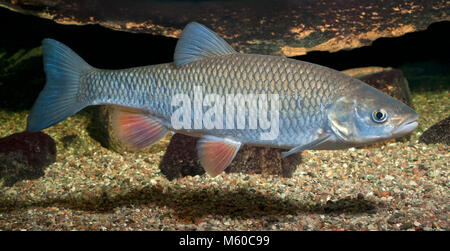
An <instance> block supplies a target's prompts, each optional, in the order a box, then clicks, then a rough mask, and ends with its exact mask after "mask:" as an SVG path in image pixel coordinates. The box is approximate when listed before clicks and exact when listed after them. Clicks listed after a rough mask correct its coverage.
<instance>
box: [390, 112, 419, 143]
mask: <svg viewBox="0 0 450 251" xmlns="http://www.w3.org/2000/svg"><path fill="white" fill-rule="evenodd" d="M418 118H419V115H418V114H417V113H416V112H413V113H412V114H411V116H408V117H407V118H405V119H404V120H403V122H402V123H401V124H400V125H399V126H398V127H397V128H395V129H394V130H393V131H392V133H391V134H392V136H393V137H395V138H398V137H402V136H405V135H407V134H409V133H411V132H412V131H414V129H416V128H417V126H418V125H419V123H417V120H418Z"/></svg>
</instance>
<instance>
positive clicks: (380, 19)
mask: <svg viewBox="0 0 450 251" xmlns="http://www.w3.org/2000/svg"><path fill="white" fill-rule="evenodd" d="M0 6H3V7H6V8H9V9H11V10H14V11H18V12H21V13H26V14H33V15H37V16H40V17H43V18H48V19H52V20H54V21H56V22H58V23H61V24H75V25H84V24H100V25H102V26H105V27H108V28H111V29H115V30H122V31H129V32H141V33H150V34H154V35H164V36H168V37H179V36H180V34H181V31H182V29H183V27H184V26H185V25H186V24H187V23H188V22H190V21H198V22H201V23H204V24H206V25H208V26H209V27H210V28H212V29H213V30H214V31H216V32H217V33H219V34H220V35H221V36H223V37H224V38H225V39H226V40H227V41H229V42H230V43H231V44H232V45H233V46H234V47H235V48H236V49H237V50H238V51H241V52H247V53H262V54H284V55H286V56H298V55H303V54H306V53H307V52H309V51H331V52H334V51H338V50H342V49H352V48H357V47H361V46H366V45H369V44H371V43H372V41H374V40H376V39H378V38H380V37H397V36H401V35H403V34H405V33H408V32H413V31H419V30H424V29H426V28H427V27H428V26H429V25H430V24H431V23H434V22H438V21H444V20H450V17H449V13H450V4H449V3H448V1H446V0H433V1H430V0H390V1H378V0H335V1H315V0H298V1H292V0H277V1H273V0H241V1H226V0H218V1H194V0H192V1H160V0H148V1H110V0H54V1H49V0H26V1H17V0H0Z"/></svg>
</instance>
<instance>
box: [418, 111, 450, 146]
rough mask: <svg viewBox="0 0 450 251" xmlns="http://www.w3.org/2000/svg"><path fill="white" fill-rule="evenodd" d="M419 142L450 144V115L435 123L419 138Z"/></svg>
mask: <svg viewBox="0 0 450 251" xmlns="http://www.w3.org/2000/svg"><path fill="white" fill-rule="evenodd" d="M419 142H421V143H425V144H436V143H442V144H446V145H450V116H449V117H447V118H446V119H444V120H442V121H440V122H438V123H436V124H434V125H433V126H431V127H430V128H428V130H426V131H425V132H424V133H423V134H422V135H421V136H420V138H419Z"/></svg>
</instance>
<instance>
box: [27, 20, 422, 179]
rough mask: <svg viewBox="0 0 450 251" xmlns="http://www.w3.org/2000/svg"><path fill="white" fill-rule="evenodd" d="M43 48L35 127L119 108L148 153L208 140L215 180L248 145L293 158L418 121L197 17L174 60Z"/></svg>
mask: <svg viewBox="0 0 450 251" xmlns="http://www.w3.org/2000/svg"><path fill="white" fill-rule="evenodd" d="M42 44H43V45H42V50H43V57H44V70H45V73H46V84H45V87H44V89H43V90H42V91H41V92H40V94H39V96H38V98H37V100H36V102H35V104H34V105H33V107H32V109H31V111H30V114H29V116H28V120H27V130H28V131H39V130H42V129H45V128H47V127H50V126H52V125H54V124H56V123H59V122H60V121H62V120H64V119H66V118H67V117H68V116H71V115H73V114H75V113H76V112H78V111H79V110H81V109H83V108H84V107H86V106H90V105H100V104H109V105H115V107H116V109H115V110H114V113H113V116H112V118H113V122H112V123H113V128H114V130H115V132H116V133H117V135H118V137H119V138H120V140H121V141H122V142H123V143H124V144H126V145H127V146H129V147H132V148H134V149H141V148H143V147H146V146H149V145H150V144H153V143H155V142H157V141H158V140H160V139H161V138H162V137H164V136H165V135H166V134H167V133H168V132H170V131H173V132H175V133H182V134H186V135H191V136H196V137H200V139H199V140H198V143H197V151H198V155H199V159H200V162H201V164H202V166H203V167H204V168H205V170H206V171H207V172H208V173H209V174H210V175H211V176H216V175H218V174H220V173H221V172H222V171H223V170H224V169H225V168H226V167H227V166H228V165H229V164H230V163H231V161H232V160H233V158H234V157H235V155H236V153H237V152H238V150H239V148H240V146H241V145H242V144H249V145H256V146H267V147H274V148H283V149H286V151H285V152H283V154H282V157H287V156H289V155H291V154H296V153H299V152H301V151H303V150H306V149H344V148H349V147H354V146H361V145H365V144H371V143H375V142H379V141H384V140H387V139H391V138H396V137H401V136H404V135H406V134H408V133H410V132H411V131H412V130H414V129H415V128H416V127H417V119H418V115H417V113H416V112H415V111H414V110H413V109H412V108H410V107H408V106H407V105H405V104H403V103H402V102H400V101H398V100H396V99H394V98H392V97H390V96H388V95H386V94H384V93H383V92H381V91H379V90H377V89H375V88H373V87H371V86H369V85H367V84H365V83H363V82H362V81H360V80H357V79H354V78H351V77H350V76H348V75H345V74H343V73H341V72H338V71H336V70H333V69H330V68H327V67H324V66H320V65H316V64H312V63H308V62H303V61H299V60H294V59H289V58H285V57H279V56H269V55H256V54H240V53H237V52H236V51H235V50H234V49H233V48H232V47H231V46H230V45H229V44H228V43H226V42H225V40H223V39H222V38H221V37H219V36H218V35H217V34H215V33H214V32H213V31H211V30H209V29H208V28H206V27H205V26H203V25H201V24H198V23H195V22H192V23H189V24H188V25H187V26H186V27H185V29H184V30H183V32H182V34H181V37H180V39H179V40H178V43H177V45H176V49H175V54H174V62H172V63H166V64H159V65H150V66H144V67H135V68H130V69H123V70H103V69H97V68H94V67H92V66H90V65H89V64H87V63H86V62H85V61H84V60H83V59H82V58H81V57H79V56H78V55H77V54H76V53H75V52H73V51H72V50H71V49H69V48H68V47H67V46H65V45H63V44H62V43H60V42H57V41H55V40H52V39H44V40H43V43H42ZM199 92H200V94H199ZM208 95H209V96H208ZM264 95H265V96H264ZM200 96H201V97H203V96H205V98H204V99H200V100H198V97H200ZM230 96H231V97H234V99H231V100H232V101H231V103H229V102H227V101H228V100H229V99H228V97H230ZM174 97H178V99H176V100H175V99H174ZM207 97H208V98H207ZM252 97H253V98H254V99H252ZM193 100H194V104H192V101H193ZM195 100H197V101H195ZM269 101H270V109H269ZM213 104H214V105H213ZM224 106H226V107H227V108H230V107H231V108H232V110H233V109H234V111H233V112H230V113H228V111H229V110H228V109H225V108H224ZM263 108H266V109H263ZM224 110H226V112H227V113H226V116H225V117H226V118H225V119H224V116H222V113H224ZM261 110H267V111H269V110H270V111H271V112H270V113H269V112H268V113H267V114H263V113H261ZM230 114H231V115H230ZM233 114H234V115H239V114H240V115H242V116H244V119H242V118H240V117H239V116H234V117H233V116H232V115H233ZM205 116H206V117H207V116H209V117H208V118H207V119H206V117H205ZM245 118H247V120H245ZM263 118H264V119H265V120H263ZM258 119H259V120H258ZM175 122H176V123H175ZM178 122H179V123H178ZM209 122H211V123H209ZM211 125H212V126H211ZM263 135H265V136H266V137H262V136H263ZM267 135H268V136H267Z"/></svg>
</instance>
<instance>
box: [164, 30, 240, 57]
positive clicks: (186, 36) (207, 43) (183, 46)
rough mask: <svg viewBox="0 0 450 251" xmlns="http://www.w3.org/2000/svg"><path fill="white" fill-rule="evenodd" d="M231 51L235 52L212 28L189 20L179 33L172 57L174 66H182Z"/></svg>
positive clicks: (231, 52) (230, 52)
mask: <svg viewBox="0 0 450 251" xmlns="http://www.w3.org/2000/svg"><path fill="white" fill-rule="evenodd" d="M233 53H237V52H236V51H235V50H234V49H233V48H231V46H230V45H229V44H228V43H227V42H225V40H223V39H222V38H221V37H219V36H218V35H217V34H216V33H214V32H213V31H212V30H210V29H208V28H206V27H205V26H203V25H201V24H199V23H196V22H191V23H189V24H188V25H186V27H185V28H184V30H183V33H181V37H180V39H179V40H178V42H177V46H176V48H175V55H174V57H173V59H174V63H175V65H176V66H183V65H185V64H188V63H190V62H193V61H196V60H199V59H201V58H202V57H210V56H214V55H227V54H233Z"/></svg>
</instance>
